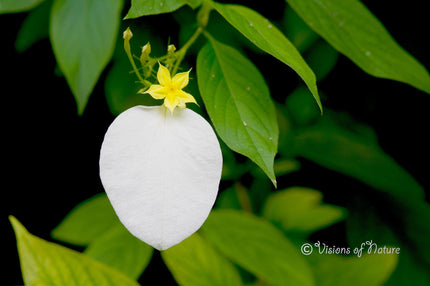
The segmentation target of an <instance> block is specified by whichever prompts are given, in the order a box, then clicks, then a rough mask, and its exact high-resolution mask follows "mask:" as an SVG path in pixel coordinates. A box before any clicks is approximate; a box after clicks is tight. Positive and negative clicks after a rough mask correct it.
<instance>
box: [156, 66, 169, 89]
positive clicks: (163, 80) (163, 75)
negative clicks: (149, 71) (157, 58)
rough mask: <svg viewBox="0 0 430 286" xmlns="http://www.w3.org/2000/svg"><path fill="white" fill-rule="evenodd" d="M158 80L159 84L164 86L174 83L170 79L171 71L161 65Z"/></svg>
mask: <svg viewBox="0 0 430 286" xmlns="http://www.w3.org/2000/svg"><path fill="white" fill-rule="evenodd" d="M157 79H158V82H159V83H160V84H161V85H164V86H165V85H168V84H170V83H171V82H172V79H171V78H170V72H169V70H168V69H167V68H166V67H165V66H163V65H162V64H160V67H159V68H158V72H157Z"/></svg>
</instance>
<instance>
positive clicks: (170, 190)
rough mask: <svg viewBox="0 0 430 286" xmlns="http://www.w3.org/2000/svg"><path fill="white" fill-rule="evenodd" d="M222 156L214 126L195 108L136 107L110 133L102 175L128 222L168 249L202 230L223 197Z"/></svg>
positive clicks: (137, 232) (158, 246) (121, 216)
mask: <svg viewBox="0 0 430 286" xmlns="http://www.w3.org/2000/svg"><path fill="white" fill-rule="evenodd" d="M221 170H222V154H221V149H220V145H219V142H218V140H217V137H216V135H215V133H214V131H213V129H212V127H211V126H210V124H209V123H208V122H207V121H206V120H205V119H204V118H202V117H201V116H200V115H198V114H197V113H195V112H194V111H192V110H190V109H186V108H185V109H182V108H177V109H175V110H174V112H171V111H168V110H167V109H166V107H165V106H157V107H144V106H135V107H133V108H130V109H128V110H126V111H125V112H123V113H121V114H120V115H119V116H118V117H117V118H116V119H115V120H114V122H113V123H112V124H111V126H110V127H109V129H108V130H107V132H106V135H105V138H104V141H103V145H102V148H101V152H100V177H101V180H102V183H103V186H104V188H105V190H106V193H107V195H108V198H109V200H110V202H111V203H112V206H113V208H114V210H115V212H116V213H117V215H118V217H119V219H120V220H121V222H122V223H123V224H124V226H125V227H126V228H127V229H128V230H129V231H130V232H131V233H132V234H133V235H135V236H136V237H138V238H139V239H141V240H143V241H144V242H146V243H147V244H149V245H151V246H153V247H154V248H156V249H159V250H165V249H167V248H169V247H171V246H173V245H175V244H177V243H179V242H181V241H182V240H184V239H185V238H187V237H188V236H190V235H191V234H193V233H194V232H195V231H197V230H198V229H199V228H200V226H201V225H202V224H203V222H204V221H205V220H206V218H207V216H208V215H209V212H210V210H211V208H212V206H213V204H214V202H215V198H216V196H217V192H218V187H219V182H220V179H221Z"/></svg>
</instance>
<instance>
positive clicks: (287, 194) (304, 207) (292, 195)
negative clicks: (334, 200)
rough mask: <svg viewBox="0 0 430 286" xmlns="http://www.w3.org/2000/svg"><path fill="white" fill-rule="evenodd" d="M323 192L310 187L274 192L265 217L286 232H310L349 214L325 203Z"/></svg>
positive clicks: (269, 199) (268, 201)
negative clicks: (323, 201)
mask: <svg viewBox="0 0 430 286" xmlns="http://www.w3.org/2000/svg"><path fill="white" fill-rule="evenodd" d="M321 200H322V196H321V193H319V192H317V191H314V190H311V189H306V188H298V187H296V188H290V189H287V190H284V191H279V192H276V193H275V194H273V195H271V196H270V197H269V198H268V200H267V202H266V205H265V208H264V212H263V213H264V216H265V217H266V218H268V219H269V220H270V221H272V222H273V223H274V224H275V225H279V226H280V228H281V229H282V230H284V231H291V232H304V233H310V232H313V231H316V230H318V229H320V228H324V227H327V226H329V225H331V224H333V223H335V222H338V221H339V220H341V219H343V218H344V216H345V211H344V210H343V209H342V208H340V207H336V206H330V205H324V204H321Z"/></svg>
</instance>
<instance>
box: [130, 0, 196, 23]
mask: <svg viewBox="0 0 430 286" xmlns="http://www.w3.org/2000/svg"><path fill="white" fill-rule="evenodd" d="M201 2H202V1H201V0H161V1H159V0H158V1H157V0H132V1H131V8H130V10H129V11H128V13H127V16H125V19H133V18H137V17H142V16H148V15H156V14H162V13H169V12H173V11H175V10H177V9H179V8H180V7H181V6H183V5H185V4H188V5H190V6H191V7H193V8H195V7H197V6H198V5H200V3H201Z"/></svg>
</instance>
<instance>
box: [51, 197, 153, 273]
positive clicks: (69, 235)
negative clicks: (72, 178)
mask: <svg viewBox="0 0 430 286" xmlns="http://www.w3.org/2000/svg"><path fill="white" fill-rule="evenodd" d="M52 236H53V237H54V238H56V239H58V240H61V241H64V242H68V243H72V244H76V245H82V246H88V247H87V249H86V250H85V253H86V254H87V255H89V256H91V257H92V258H94V259H96V260H98V261H100V262H103V263H105V264H106V265H109V266H110V267H112V268H115V269H117V270H119V271H121V272H122V273H124V274H126V275H127V276H128V277H131V278H133V279H137V278H138V277H139V276H140V275H141V274H142V272H143V271H144V270H145V268H146V266H147V265H148V264H149V261H150V259H151V256H152V252H153V248H152V247H150V246H149V245H147V244H146V243H144V242H142V241H140V240H139V239H137V238H135V237H134V236H133V235H132V234H130V232H129V231H128V230H127V229H126V228H125V227H124V226H123V225H122V224H121V222H120V221H119V220H118V218H117V216H116V214H115V212H114V210H113V208H112V206H111V204H110V202H109V200H108V198H107V196H106V194H104V193H102V194H98V195H95V196H94V197H92V198H90V199H88V200H86V201H84V202H82V203H80V204H79V205H77V206H76V207H75V208H74V209H73V210H72V211H71V212H70V213H69V214H68V215H67V217H66V218H65V219H64V220H63V221H62V222H61V223H60V225H59V226H57V227H56V228H55V229H54V230H53V232H52Z"/></svg>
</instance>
